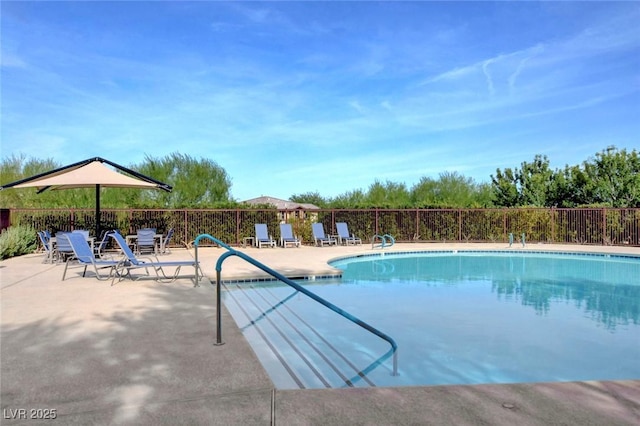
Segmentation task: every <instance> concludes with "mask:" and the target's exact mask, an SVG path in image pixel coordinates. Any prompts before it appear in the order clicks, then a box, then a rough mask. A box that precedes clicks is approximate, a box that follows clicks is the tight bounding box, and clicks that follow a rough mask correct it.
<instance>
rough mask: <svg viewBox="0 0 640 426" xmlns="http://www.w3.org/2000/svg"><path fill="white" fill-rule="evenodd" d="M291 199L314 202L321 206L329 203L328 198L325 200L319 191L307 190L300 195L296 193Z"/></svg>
mask: <svg viewBox="0 0 640 426" xmlns="http://www.w3.org/2000/svg"><path fill="white" fill-rule="evenodd" d="M289 199H290V200H291V201H293V202H294V203H301V204H313V205H315V206H318V207H320V208H325V207H327V205H328V202H327V200H325V199H324V198H323V197H322V196H321V195H320V193H319V192H317V191H316V192H305V193H304V194H298V195H296V194H294V195H292V196H291V197H289Z"/></svg>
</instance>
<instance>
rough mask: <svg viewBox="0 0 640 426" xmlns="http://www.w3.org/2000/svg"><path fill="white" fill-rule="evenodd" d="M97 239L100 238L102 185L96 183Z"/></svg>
mask: <svg viewBox="0 0 640 426" xmlns="http://www.w3.org/2000/svg"><path fill="white" fill-rule="evenodd" d="M95 237H96V240H97V239H98V238H100V185H96V235H95Z"/></svg>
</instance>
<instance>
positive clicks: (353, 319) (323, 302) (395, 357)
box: [193, 234, 398, 385]
mask: <svg viewBox="0 0 640 426" xmlns="http://www.w3.org/2000/svg"><path fill="white" fill-rule="evenodd" d="M388 237H391V236H390V235H389V236H388ZM391 238H392V239H393V237H391ZM203 239H208V240H210V241H213V242H214V243H216V244H218V245H219V246H220V247H222V248H224V249H226V250H227V251H226V252H225V253H223V254H222V255H221V256H220V257H219V258H218V261H217V262H216V342H215V345H216V346H220V345H224V342H223V341H222V306H221V304H222V280H221V274H222V264H223V262H224V261H225V260H226V259H227V258H229V257H231V256H238V257H239V258H241V259H243V260H245V261H246V262H248V263H250V264H252V265H253V266H255V267H257V268H259V269H261V270H262V271H264V272H266V273H267V274H269V275H271V276H272V277H274V278H276V279H277V280H279V281H281V282H283V283H284V284H286V285H288V286H290V287H292V288H294V289H295V290H297V291H298V292H300V293H302V294H304V295H305V296H308V297H309V298H311V299H313V300H315V301H316V302H318V303H320V304H321V305H323V306H325V307H327V308H329V309H331V310H332V311H334V312H335V313H337V314H338V315H340V316H342V317H344V318H346V319H347V320H349V321H351V322H352V323H354V324H356V325H358V326H360V327H362V328H364V329H365V330H367V331H369V332H370V333H372V334H374V335H376V336H378V337H379V338H381V339H382V340H385V341H386V342H387V343H389V344H390V345H391V348H390V349H389V351H388V352H387V353H385V354H384V355H383V356H381V357H380V358H378V359H377V360H375V361H374V362H373V363H372V364H370V365H369V366H367V367H366V368H364V369H362V370H361V371H360V372H358V374H357V375H356V377H354V378H353V379H351V381H347V384H348V385H351V384H350V383H351V382H353V381H356V380H358V377H360V378H362V377H363V376H364V375H366V374H367V373H368V372H369V371H371V370H373V369H375V368H377V367H378V366H380V364H382V362H383V361H384V360H386V359H388V358H389V357H393V370H392V375H394V376H397V375H398V352H397V351H398V345H397V343H396V341H395V340H394V339H393V338H391V337H390V336H388V335H387V334H385V333H383V332H382V331H380V330H378V329H377V328H375V327H373V326H371V325H369V324H368V323H366V322H364V321H362V320H361V319H359V318H357V317H355V316H354V315H352V314H350V313H349V312H347V311H345V310H343V309H341V308H339V307H338V306H336V305H334V304H333V303H331V302H329V301H327V300H325V299H323V298H322V297H320V296H318V295H317V294H315V293H313V292H311V291H309V290H307V289H306V288H305V287H303V286H301V285H299V284H297V283H296V282H294V281H292V280H291V279H289V278H287V277H285V276H284V275H282V274H281V273H279V272H277V271H275V270H273V269H271V268H269V267H268V266H266V265H264V264H263V263H261V262H258V261H257V260H256V259H254V258H252V257H250V256H248V255H246V254H245V253H242V252H239V251H237V250H235V249H233V248H232V247H231V246H229V245H227V244H225V243H224V242H222V241H220V240H218V239H217V238H215V237H213V236H211V235H209V234H201V235H198V237H196V239H195V241H194V243H193V245H194V249H195V260H196V264H197V263H198V245H199V243H200V241H201V240H203ZM392 241H395V240H392ZM392 245H393V244H392ZM198 285H199V284H198V280H197V277H196V286H198Z"/></svg>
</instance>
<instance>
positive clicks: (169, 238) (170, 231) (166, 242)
mask: <svg viewBox="0 0 640 426" xmlns="http://www.w3.org/2000/svg"><path fill="white" fill-rule="evenodd" d="M173 233H174V229H173V228H170V229H169V230H168V231H167V236H166V237H165V238H164V246H165V247H167V244H169V241H171V237H173Z"/></svg>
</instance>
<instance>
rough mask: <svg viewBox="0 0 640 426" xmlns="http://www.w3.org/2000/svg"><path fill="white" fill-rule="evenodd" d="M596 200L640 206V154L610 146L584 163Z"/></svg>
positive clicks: (590, 188) (613, 204) (619, 204)
mask: <svg viewBox="0 0 640 426" xmlns="http://www.w3.org/2000/svg"><path fill="white" fill-rule="evenodd" d="M584 168H585V173H586V175H587V177H588V181H587V191H588V193H589V194H590V195H591V198H592V203H599V204H606V205H609V206H611V207H640V156H639V154H638V152H637V151H636V150H633V151H631V152H627V150H626V149H623V150H618V149H617V148H616V147H615V146H610V147H608V148H607V149H605V150H602V151H601V152H599V153H597V154H596V155H595V158H594V159H593V160H592V161H591V162H585V163H584Z"/></svg>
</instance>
